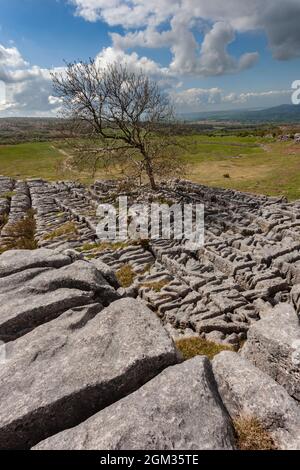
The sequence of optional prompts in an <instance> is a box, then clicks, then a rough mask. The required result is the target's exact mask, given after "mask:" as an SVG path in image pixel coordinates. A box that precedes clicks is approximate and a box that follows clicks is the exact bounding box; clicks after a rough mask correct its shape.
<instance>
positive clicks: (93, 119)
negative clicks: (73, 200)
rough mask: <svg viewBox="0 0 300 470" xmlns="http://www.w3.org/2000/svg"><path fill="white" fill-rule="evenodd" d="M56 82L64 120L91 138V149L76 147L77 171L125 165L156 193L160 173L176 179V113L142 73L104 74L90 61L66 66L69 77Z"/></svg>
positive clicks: (56, 77) (120, 69)
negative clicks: (86, 167) (102, 165)
mask: <svg viewBox="0 0 300 470" xmlns="http://www.w3.org/2000/svg"><path fill="white" fill-rule="evenodd" d="M52 78H53V85H54V91H55V94H56V96H58V97H59V98H61V100H62V107H63V111H64V115H65V117H67V118H71V119H72V120H73V121H74V122H75V123H76V125H77V126H78V128H79V127H81V128H82V126H85V127H86V131H87V133H89V137H90V139H89V142H90V145H87V143H86V142H82V140H79V143H78V142H77V145H78V148H77V155H78V158H77V162H79V165H81V166H84V165H85V164H87V163H88V162H89V163H90V166H91V167H92V168H93V170H94V171H96V169H97V165H98V163H99V162H100V161H101V162H102V163H103V162H108V163H109V164H111V163H112V162H113V161H118V162H120V161H121V162H123V163H125V164H126V165H127V167H128V166H129V167H130V168H131V172H132V174H134V175H135V176H138V177H139V178H142V174H146V175H147V177H148V179H149V181H150V184H151V187H152V188H153V189H155V188H156V176H157V175H159V174H160V173H161V172H162V171H163V176H164V177H165V176H167V175H168V174H170V173H172V174H173V175H174V174H176V171H177V170H178V169H179V167H180V165H179V159H178V158H177V155H176V151H175V148H174V147H176V142H175V139H174V135H172V138H171V135H170V132H169V131H170V126H172V120H173V113H172V108H171V106H170V103H169V100H168V98H167V96H166V95H165V94H164V93H162V92H161V90H160V89H159V87H158V85H157V84H156V83H155V82H154V81H152V80H151V79H150V78H149V77H147V76H146V75H145V74H144V73H143V72H142V71H139V72H133V71H130V70H129V69H128V68H127V67H126V66H121V65H118V64H113V65H111V66H109V67H107V68H105V69H103V68H100V67H99V66H98V64H97V63H96V62H95V61H93V60H91V61H90V62H88V63H85V62H79V63H71V64H67V68H66V71H65V72H63V73H60V74H53V76H52ZM80 134H81V135H82V131H81V132H80ZM172 134H173V133H172ZM91 143H92V144H91ZM172 149H173V150H172Z"/></svg>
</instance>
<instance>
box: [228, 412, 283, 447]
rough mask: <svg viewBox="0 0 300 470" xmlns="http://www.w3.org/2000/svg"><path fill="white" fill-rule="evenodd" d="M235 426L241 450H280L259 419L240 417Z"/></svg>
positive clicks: (234, 422) (238, 445)
mask: <svg viewBox="0 0 300 470" xmlns="http://www.w3.org/2000/svg"><path fill="white" fill-rule="evenodd" d="M233 425H234V428H235V432H236V436H237V447H238V449H239V450H278V447H277V446H276V443H275V441H274V440H273V438H272V436H271V435H270V433H269V432H268V431H267V430H266V429H265V428H264V426H263V424H262V423H261V422H260V421H259V420H258V419H257V418H254V417H247V416H240V417H238V418H236V419H235V420H234V421H233Z"/></svg>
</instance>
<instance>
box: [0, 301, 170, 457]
mask: <svg viewBox="0 0 300 470" xmlns="http://www.w3.org/2000/svg"><path fill="white" fill-rule="evenodd" d="M100 310H101V305H99V304H95V305H92V306H87V307H85V308H83V307H81V308H78V309H77V310H76V309H73V310H71V311H69V312H67V313H64V314H63V315H61V316H60V317H59V318H57V319H55V320H53V321H51V322H49V323H47V324H44V325H42V326H40V327H38V328H36V329H35V330H33V331H32V332H30V333H28V334H27V335H25V336H23V337H22V338H20V339H18V340H16V341H14V342H12V343H9V344H8V345H7V353H8V360H7V361H6V362H5V363H4V364H3V365H2V367H1V369H0V397H1V398H0V423H1V424H0V448H1V449H27V448H30V447H31V446H33V445H35V444H36V443H38V442H40V441H41V440H43V439H45V438H47V437H48V436H51V435H53V434H55V433H57V432H60V431H61V430H63V429H67V428H70V427H72V426H75V425H77V424H79V423H80V422H82V421H84V420H85V419H87V418H88V417H90V416H91V415H92V414H94V413H97V412H98V411H99V410H101V409H102V408H104V407H106V406H108V405H110V404H111V403H114V402H115V401H117V400H118V399H120V398H122V397H124V396H125V395H127V394H128V393H130V392H132V391H134V390H136V389H137V388H139V387H140V386H141V385H142V384H144V383H145V382H146V381H148V380H150V379H151V378H153V377H154V376H155V375H156V374H158V373H159V372H160V371H161V370H163V369H164V368H165V367H167V366H169V365H171V364H175V363H177V362H178V360H179V357H178V352H177V350H176V348H175V346H174V344H173V342H172V340H171V338H170V337H169V335H168V334H167V332H166V331H165V329H164V328H163V327H162V326H161V324H160V321H159V319H158V318H157V317H156V315H155V314H153V312H151V311H150V310H149V309H148V308H147V307H146V306H145V305H144V304H143V303H141V302H139V301H137V300H134V299H122V300H119V301H116V302H114V303H112V304H111V305H110V306H109V307H108V308H107V309H105V310H103V311H100Z"/></svg>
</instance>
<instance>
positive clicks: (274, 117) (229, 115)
mask: <svg viewBox="0 0 300 470" xmlns="http://www.w3.org/2000/svg"><path fill="white" fill-rule="evenodd" d="M180 118H181V119H184V120H186V121H203V120H207V121H238V122H252V123H255V122H271V123H283V124H285V123H300V105H299V106H296V105H292V104H283V105H281V106H275V107H273V108H268V109H255V110H253V109H252V110H251V109H250V110H249V109H248V110H247V109H245V110H231V111H214V112H200V113H182V114H181V115H180Z"/></svg>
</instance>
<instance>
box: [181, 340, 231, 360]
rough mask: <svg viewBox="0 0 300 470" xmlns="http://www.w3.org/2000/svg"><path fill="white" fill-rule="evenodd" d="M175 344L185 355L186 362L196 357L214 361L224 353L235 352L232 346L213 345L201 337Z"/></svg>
mask: <svg viewBox="0 0 300 470" xmlns="http://www.w3.org/2000/svg"><path fill="white" fill-rule="evenodd" d="M175 344H176V347H177V349H179V351H180V352H181V354H182V355H183V358H184V360H188V359H191V358H192V357H195V356H207V357H208V358H209V359H213V358H214V357H215V356H216V355H217V354H219V353H220V352H222V351H233V348H232V347H231V346H226V345H223V344H217V343H213V342H211V341H207V340H206V339H203V338H200V337H199V338H198V337H192V338H183V339H179V340H177V341H175Z"/></svg>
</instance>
